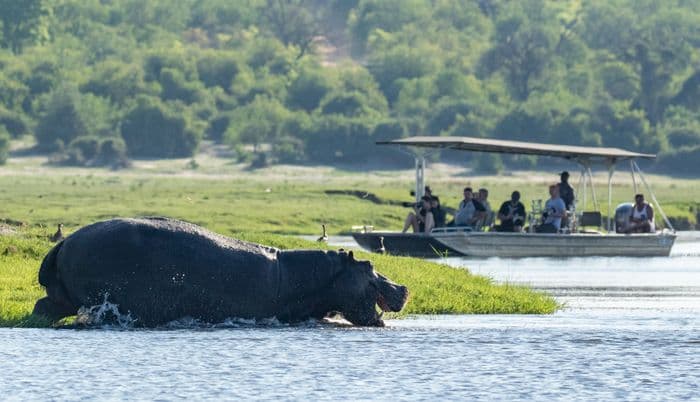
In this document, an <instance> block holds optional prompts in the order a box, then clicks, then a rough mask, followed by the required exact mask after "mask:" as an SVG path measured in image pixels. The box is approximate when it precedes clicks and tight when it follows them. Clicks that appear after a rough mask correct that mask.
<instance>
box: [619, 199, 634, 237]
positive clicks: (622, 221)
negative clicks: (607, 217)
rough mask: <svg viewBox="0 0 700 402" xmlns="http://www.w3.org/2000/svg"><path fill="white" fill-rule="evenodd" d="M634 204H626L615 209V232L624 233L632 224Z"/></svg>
mask: <svg viewBox="0 0 700 402" xmlns="http://www.w3.org/2000/svg"><path fill="white" fill-rule="evenodd" d="M633 208H634V204H633V203H631V202H625V203H622V204H620V205H618V206H617V207H616V208H615V232H617V233H622V232H624V230H625V229H627V226H628V225H629V224H630V217H631V216H632V209H633Z"/></svg>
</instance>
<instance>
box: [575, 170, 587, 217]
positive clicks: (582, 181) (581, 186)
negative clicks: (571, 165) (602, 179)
mask: <svg viewBox="0 0 700 402" xmlns="http://www.w3.org/2000/svg"><path fill="white" fill-rule="evenodd" d="M586 180H588V172H587V171H586V168H585V166H581V177H580V178H579V179H578V188H577V189H576V194H583V197H581V205H580V207H579V206H578V205H577V206H576V210H577V211H578V210H579V209H580V210H581V211H585V210H586V200H587V199H588V197H587V194H586V187H587V184H586ZM577 201H578V200H577Z"/></svg>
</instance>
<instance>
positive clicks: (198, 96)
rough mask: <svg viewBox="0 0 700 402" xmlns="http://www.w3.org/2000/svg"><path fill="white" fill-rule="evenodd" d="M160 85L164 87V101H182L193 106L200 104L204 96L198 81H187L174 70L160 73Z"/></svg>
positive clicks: (165, 70) (167, 69)
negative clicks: (193, 104)
mask: <svg viewBox="0 0 700 402" xmlns="http://www.w3.org/2000/svg"><path fill="white" fill-rule="evenodd" d="M160 85H161V86H162V87H163V92H162V93H161V98H163V100H181V101H183V102H185V103H187V104H192V103H195V102H199V101H200V100H202V98H203V96H204V95H203V94H202V89H201V84H200V83H199V82H198V81H191V82H190V81H187V80H186V78H185V76H184V75H183V74H182V73H181V72H180V71H178V70H175V69H172V68H164V69H163V70H162V71H161V72H160Z"/></svg>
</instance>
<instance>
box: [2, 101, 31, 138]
mask: <svg viewBox="0 0 700 402" xmlns="http://www.w3.org/2000/svg"><path fill="white" fill-rule="evenodd" d="M0 125H3V126H5V128H6V129H7V132H8V133H9V134H10V136H12V138H18V137H21V136H23V135H24V134H27V133H28V132H29V128H28V127H27V123H26V122H25V121H24V118H23V117H22V115H20V114H19V113H15V112H11V111H9V110H6V109H1V108H0Z"/></svg>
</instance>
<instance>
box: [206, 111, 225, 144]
mask: <svg viewBox="0 0 700 402" xmlns="http://www.w3.org/2000/svg"><path fill="white" fill-rule="evenodd" d="M229 124H231V116H230V115H228V114H219V115H217V116H214V118H212V119H211V120H209V127H207V138H209V139H210V140H213V141H216V142H221V140H223V139H224V133H226V130H227V129H228V126H229Z"/></svg>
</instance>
